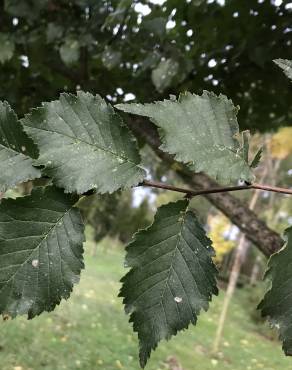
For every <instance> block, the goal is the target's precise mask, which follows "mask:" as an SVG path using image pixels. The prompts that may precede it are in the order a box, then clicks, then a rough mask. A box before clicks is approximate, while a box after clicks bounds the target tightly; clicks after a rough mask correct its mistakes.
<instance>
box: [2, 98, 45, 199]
mask: <svg viewBox="0 0 292 370" xmlns="http://www.w3.org/2000/svg"><path fill="white" fill-rule="evenodd" d="M36 152H37V149H36V148H35V146H34V144H33V142H32V141H31V139H29V138H28V137H27V135H26V134H25V132H24V131H23V129H22V127H21V125H20V123H19V122H18V120H17V116H16V114H15V113H14V112H13V110H12V109H11V108H10V106H9V104H8V103H7V102H0V192H1V193H2V192H5V191H6V190H7V189H9V188H13V187H15V186H16V185H17V184H19V183H21V182H25V181H28V180H33V179H36V178H39V177H40V176H41V173H40V171H39V170H38V169H37V168H35V167H33V165H32V162H33V160H32V159H31V158H30V156H35V155H36Z"/></svg>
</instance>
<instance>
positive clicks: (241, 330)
mask: <svg viewBox="0 0 292 370" xmlns="http://www.w3.org/2000/svg"><path fill="white" fill-rule="evenodd" d="M86 267H87V268H86V270H85V271H84V272H83V273H82V278H81V282H80V284H79V285H78V286H77V287H76V289H75V291H74V293H73V295H72V298H71V299H70V300H69V301H68V302H63V303H62V304H61V306H60V307H58V308H57V310H56V311H54V312H53V313H50V314H43V315H41V316H40V317H38V318H36V319H34V320H32V321H27V320H26V319H25V318H18V319H16V320H13V321H8V322H3V323H1V331H0V370H28V369H32V370H41V369H46V370H59V369H60V370H61V369H70V370H73V369H82V370H94V369H97V370H98V369H105V370H117V369H126V370H138V369H139V366H138V360H137V338H136V335H134V334H132V330H131V327H130V325H129V324H128V320H127V317H126V316H125V314H124V312H123V309H122V305H121V300H120V299H118V298H117V297H116V296H117V292H118V290H119V283H118V281H119V278H120V277H121V276H122V274H123V273H124V268H123V254H122V253H121V252H118V251H115V250H114V249H109V250H107V251H101V250H100V251H99V252H98V255H97V256H96V258H92V257H86ZM222 298H223V294H222V293H221V295H220V296H219V297H218V298H215V300H214V302H213V303H212V304H211V309H210V311H209V313H207V314H206V313H203V314H202V315H201V317H200V318H199V322H198V325H197V327H196V328H195V327H192V328H191V329H190V330H188V331H186V332H184V333H181V334H179V335H178V336H177V337H175V338H173V339H172V340H171V341H170V342H168V343H166V342H163V343H162V344H161V345H160V346H159V348H158V350H156V351H155V352H154V354H153V356H152V358H151V360H150V361H149V364H148V366H147V367H146V369H148V370H159V369H168V367H167V366H166V364H165V361H166V359H167V358H169V356H175V357H176V358H177V360H178V361H179V363H180V364H181V366H182V367H183V369H184V370H211V369H219V370H225V369H226V370H227V369H230V370H241V369H242V370H243V369H244V370H255V369H264V370H290V369H291V370H292V359H291V358H285V356H284V355H283V354H282V351H281V346H280V344H279V343H278V342H272V341H270V340H268V339H266V338H265V337H263V336H261V335H260V334H258V332H257V326H256V325H255V324H253V323H252V322H251V320H250V318H249V316H248V315H247V312H246V311H245V309H244V307H243V306H244V305H246V303H244V302H246V301H245V298H244V293H243V292H241V293H237V295H236V297H235V299H234V302H233V304H232V307H231V309H230V314H229V320H228V324H227V325H226V330H225V336H224V342H223V344H222V353H221V358H220V359H214V358H212V357H210V356H209V355H208V352H209V349H210V346H211V343H212V340H213V337H214V333H215V330H216V324H217V321H218V315H219V312H220V306H221V303H222Z"/></svg>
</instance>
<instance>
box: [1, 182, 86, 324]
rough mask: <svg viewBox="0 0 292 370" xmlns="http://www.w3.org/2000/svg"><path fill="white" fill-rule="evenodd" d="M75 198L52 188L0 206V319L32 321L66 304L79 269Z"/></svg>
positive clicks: (81, 237) (81, 231) (80, 230)
mask: <svg viewBox="0 0 292 370" xmlns="http://www.w3.org/2000/svg"><path fill="white" fill-rule="evenodd" d="M77 200H78V197H77V196H73V195H67V194H64V193H63V191H62V190H60V189H57V188H55V187H47V188H38V189H36V190H33V192H32V194H31V195H30V196H27V197H23V198H17V199H16V200H13V199H4V200H3V201H2V203H1V205H0V313H2V314H3V315H9V316H11V317H15V316H17V315H23V314H27V315H28V318H29V319H31V318H33V317H34V316H36V315H39V314H41V313H42V312H43V311H52V310H53V309H54V308H55V306H56V305H57V304H59V303H60V301H61V299H62V298H65V299H67V298H69V296H70V293H71V291H72V289H73V284H75V283H76V282H78V281H79V276H80V272H81V269H82V268H83V257H82V254H83V246H82V243H83V241H84V226H83V223H82V220H81V216H80V213H79V210H78V209H77V208H74V207H73V206H74V204H75V203H76V201H77Z"/></svg>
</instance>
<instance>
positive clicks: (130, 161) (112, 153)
mask: <svg viewBox="0 0 292 370" xmlns="http://www.w3.org/2000/svg"><path fill="white" fill-rule="evenodd" d="M24 126H25V127H29V128H30V129H34V130H40V131H46V132H50V133H51V134H57V135H60V136H65V137H68V138H70V139H73V140H78V141H79V142H80V143H83V144H86V145H88V146H92V147H94V148H97V149H98V150H100V151H103V152H106V153H109V154H111V155H112V156H113V157H116V158H120V159H123V160H124V161H126V162H129V163H132V164H133V165H135V166H136V167H138V168H140V169H142V167H141V166H140V165H139V164H137V163H135V162H133V161H132V160H130V159H129V158H127V157H124V156H121V155H118V154H116V153H114V152H112V151H110V150H108V149H105V148H102V147H100V146H98V145H96V144H91V143H88V142H87V141H83V140H81V139H80V138H79V137H76V136H75V137H74V136H70V135H66V134H64V133H60V132H58V131H51V130H47V129H44V128H40V127H33V126H29V125H25V124H24ZM39 150H40V151H41V147H39Z"/></svg>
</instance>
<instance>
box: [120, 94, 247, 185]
mask: <svg viewBox="0 0 292 370" xmlns="http://www.w3.org/2000/svg"><path fill="white" fill-rule="evenodd" d="M116 108H118V109H120V110H123V111H125V112H128V113H133V114H138V115H142V116H147V117H149V118H150V119H151V120H152V121H153V123H154V124H155V125H157V126H158V127H159V132H160V136H161V140H162V146H161V149H162V150H163V151H165V152H167V153H170V154H175V159H176V160H178V161H180V162H184V163H188V164H190V165H191V168H192V169H193V170H194V171H195V172H200V171H204V172H206V173H207V174H209V175H210V176H211V177H213V178H215V179H217V180H218V181H220V182H223V183H229V182H235V181H238V180H239V179H241V180H244V181H247V182H252V181H253V180H254V175H253V174H252V171H251V169H250V166H249V165H248V163H247V162H246V161H245V160H244V158H243V156H242V155H240V152H241V148H240V144H239V128H238V123H237V118H236V115H237V108H236V107H235V106H234V105H233V103H232V101H231V100H228V99H227V97H226V96H224V95H219V96H217V95H215V94H214V93H211V92H208V91H204V93H203V94H202V95H201V96H199V95H195V94H191V93H186V94H183V95H181V96H180V98H179V99H178V100H164V101H160V102H156V103H153V104H145V105H142V104H118V105H117V106H116Z"/></svg>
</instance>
